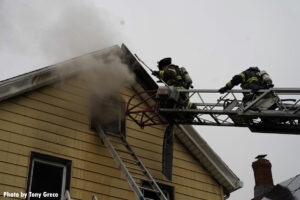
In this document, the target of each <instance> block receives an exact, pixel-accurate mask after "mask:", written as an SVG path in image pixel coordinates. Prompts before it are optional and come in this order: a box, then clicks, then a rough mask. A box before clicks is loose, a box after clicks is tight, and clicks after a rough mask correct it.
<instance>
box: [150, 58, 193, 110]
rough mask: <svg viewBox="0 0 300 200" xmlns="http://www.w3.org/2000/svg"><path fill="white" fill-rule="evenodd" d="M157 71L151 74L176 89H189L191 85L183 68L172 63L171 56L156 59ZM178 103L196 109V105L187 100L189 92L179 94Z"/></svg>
mask: <svg viewBox="0 0 300 200" xmlns="http://www.w3.org/2000/svg"><path fill="white" fill-rule="evenodd" d="M158 69H159V71H153V72H152V75H154V76H156V77H158V78H160V79H162V80H163V81H164V82H165V83H166V84H167V85H169V86H174V87H175V88H176V89H189V88H191V87H193V86H192V80H191V78H190V77H189V75H188V73H187V71H186V70H185V68H183V67H182V68H179V67H178V66H177V65H174V64H172V59H171V58H164V59H162V60H160V61H158ZM180 100H181V102H180V104H181V105H182V106H183V107H186V108H188V109H196V106H195V105H194V104H193V103H191V102H190V101H189V94H188V93H185V94H182V95H181V96H180Z"/></svg>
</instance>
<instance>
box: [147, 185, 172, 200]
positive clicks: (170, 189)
mask: <svg viewBox="0 0 300 200" xmlns="http://www.w3.org/2000/svg"><path fill="white" fill-rule="evenodd" d="M156 183H157V185H158V187H159V188H160V189H161V191H162V192H163V193H164V194H165V191H167V192H168V194H169V195H170V199H168V200H175V187H174V186H171V185H167V184H163V183H158V182H156ZM142 186H143V187H146V188H149V182H148V181H142ZM146 198H148V197H146Z"/></svg>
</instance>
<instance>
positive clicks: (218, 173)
mask: <svg viewBox="0 0 300 200" xmlns="http://www.w3.org/2000/svg"><path fill="white" fill-rule="evenodd" d="M179 128H180V129H181V130H182V131H183V132H184V133H185V136H186V137H187V138H188V140H189V142H191V143H192V145H190V144H189V145H186V147H187V148H188V149H189V150H190V151H192V153H193V155H194V156H195V157H196V158H197V159H198V160H199V161H200V162H201V163H202V164H203V165H204V167H205V168H206V169H207V170H208V171H209V172H211V173H212V174H214V175H215V179H216V180H217V181H218V182H219V183H220V184H221V185H223V186H224V187H225V188H226V190H227V192H229V193H230V192H233V191H235V190H237V189H239V188H242V187H243V182H242V181H241V180H240V179H239V178H238V177H237V176H236V175H235V174H234V173H233V171H232V170H231V169H230V168H229V167H228V166H227V165H226V164H225V163H224V161H223V160H222V159H221V158H220V157H219V156H218V155H217V154H216V153H215V151H214V150H213V149H212V148H211V147H210V146H209V145H208V144H207V142H206V141H205V140H204V139H203V138H202V137H201V136H200V135H199V133H198V132H197V131H196V130H195V129H194V127H193V126H190V125H179ZM175 134H176V135H177V136H179V137H180V134H179V133H178V131H177V132H176V131H175ZM194 147H197V148H196V149H193V148H194ZM197 150H198V152H197Z"/></svg>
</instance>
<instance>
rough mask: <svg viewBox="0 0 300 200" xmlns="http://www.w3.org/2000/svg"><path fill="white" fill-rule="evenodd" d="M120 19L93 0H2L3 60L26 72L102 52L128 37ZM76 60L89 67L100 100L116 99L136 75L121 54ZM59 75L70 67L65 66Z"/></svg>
mask: <svg viewBox="0 0 300 200" xmlns="http://www.w3.org/2000/svg"><path fill="white" fill-rule="evenodd" d="M120 21H121V20H119V19H115V18H114V17H113V16H111V15H109V14H108V13H107V12H106V11H105V10H104V9H102V8H99V7H97V6H96V4H94V3H93V1H90V0H85V1H82V0H81V1H79V0H64V1H61V0H43V1H40V0H26V1H25V0H14V1H10V0H0V25H1V29H0V44H1V45H0V59H1V60H5V63H7V65H8V66H10V68H20V70H21V68H22V67H25V66H27V65H35V66H37V65H38V66H40V67H44V66H46V65H50V64H54V63H58V62H59V61H63V60H67V59H70V58H73V57H77V56H80V55H82V54H86V53H89V52H92V51H97V50H101V49H104V48H106V47H109V46H112V45H115V44H116V43H119V42H120V41H122V39H123V38H122V35H121V34H120V26H121V25H122V24H120ZM2 47H5V49H4V48H2ZM16 59H18V62H16ZM12 61H13V62H12ZM13 63H14V64H15V66H12V65H10V64H13ZM70 64H71V65H74V66H75V65H76V67H77V68H78V67H79V68H82V69H83V70H84V71H87V73H85V75H84V78H85V79H86V81H87V82H88V86H89V89H90V93H92V94H93V95H94V96H96V97H97V98H98V99H105V98H110V97H111V96H113V95H114V94H116V93H118V92H119V91H120V89H121V88H123V87H124V86H126V85H127V86H128V85H130V84H131V83H132V81H133V79H134V77H133V75H132V74H131V73H130V72H129V69H128V67H127V66H126V65H124V64H123V63H122V62H121V60H120V55H119V53H118V52H109V53H107V54H106V55H105V56H101V57H97V56H95V55H90V56H89V55H88V56H84V57H82V58H80V59H75V60H74V62H73V63H72V62H71V63H68V65H70ZM1 67H4V66H1ZM5 67H6V66H5ZM8 69H9V68H8ZM85 69H88V70H85ZM57 73H59V74H60V75H64V73H66V71H65V70H64V67H63V66H61V67H60V68H59V70H58V71H57ZM117 99H118V98H117ZM112 113H113V112H112Z"/></svg>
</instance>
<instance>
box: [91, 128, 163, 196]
mask: <svg viewBox="0 0 300 200" xmlns="http://www.w3.org/2000/svg"><path fill="white" fill-rule="evenodd" d="M96 132H97V133H98V135H99V137H100V138H101V140H102V142H103V143H104V145H105V146H106V147H107V148H108V150H109V152H110V153H111V155H112V157H113V159H114V160H115V162H116V164H117V165H118V166H119V168H120V169H121V171H122V173H123V175H124V176H125V178H126V180H127V181H128V183H129V185H130V186H131V188H132V190H133V191H134V193H135V194H136V196H137V198H138V199H139V200H153V199H151V198H146V197H144V192H145V191H148V192H153V193H156V195H157V196H158V198H159V199H160V200H167V198H166V196H165V195H164V193H163V192H162V190H161V189H160V188H159V186H158V184H157V183H156V182H155V180H154V179H153V177H152V176H151V174H150V173H149V171H148V170H147V169H146V167H145V166H144V164H143V163H142V161H141V160H140V159H139V158H138V157H137V155H136V154H135V153H134V151H133V150H132V148H131V147H130V145H129V143H128V142H127V141H126V138H125V136H123V135H121V134H116V133H112V132H109V131H105V130H104V129H103V128H102V127H101V126H100V125H97V126H96ZM125 163H126V165H125ZM132 173H134V174H138V175H137V176H133V175H131V174H132ZM143 182H146V183H147V184H146V185H147V186H143V185H142V183H143Z"/></svg>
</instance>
